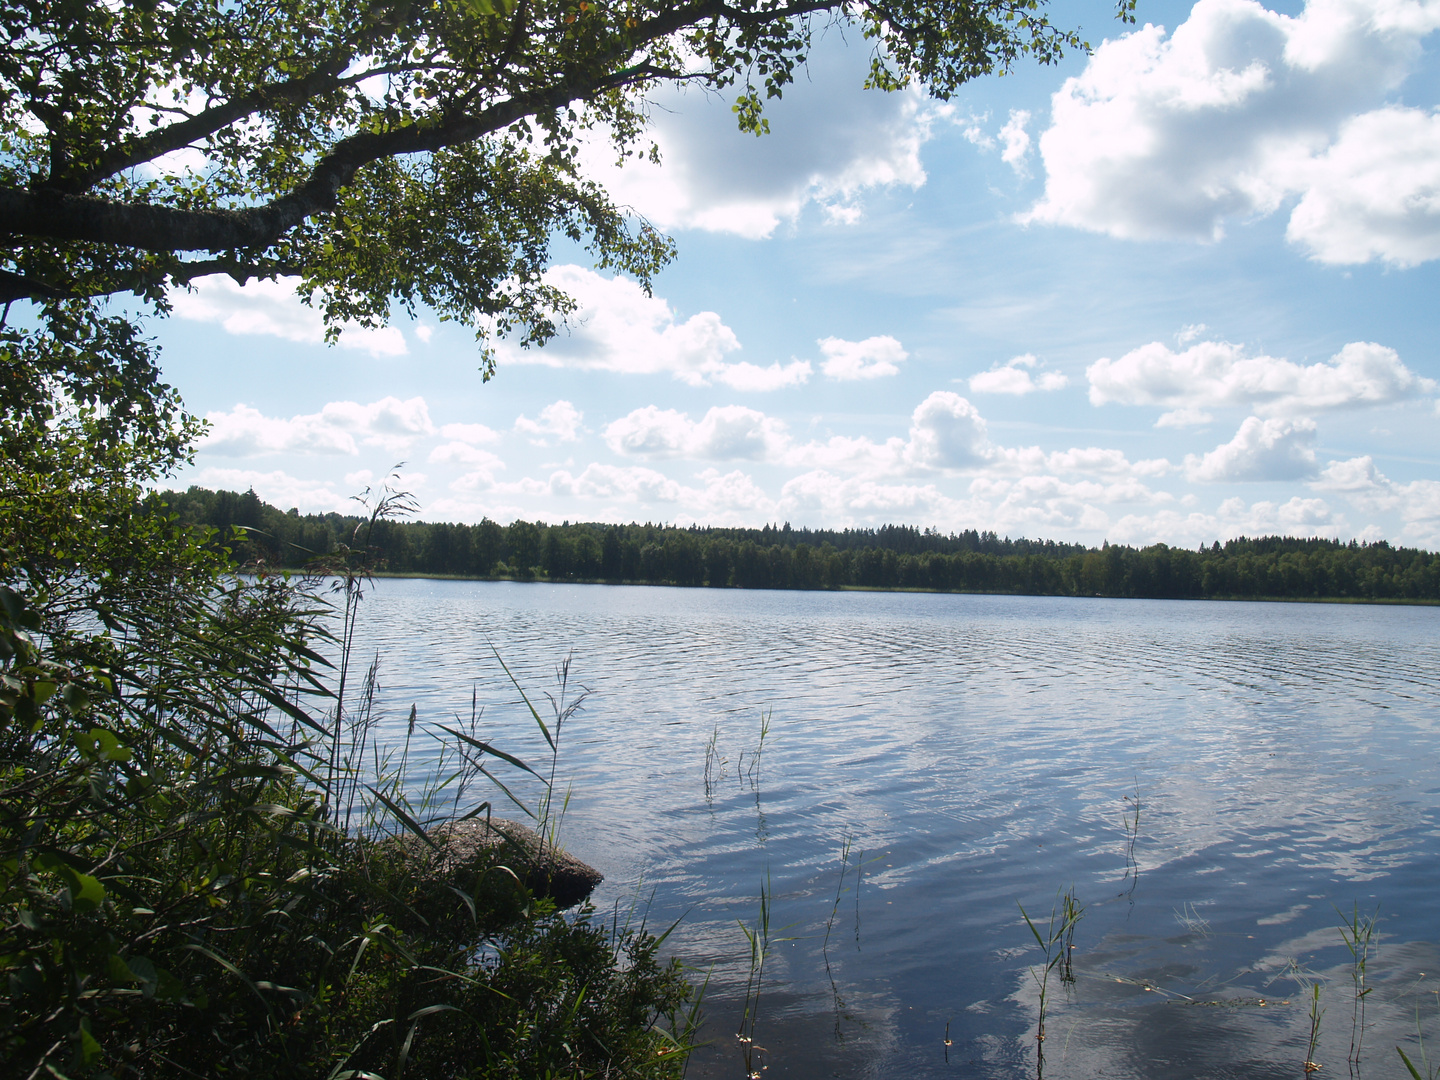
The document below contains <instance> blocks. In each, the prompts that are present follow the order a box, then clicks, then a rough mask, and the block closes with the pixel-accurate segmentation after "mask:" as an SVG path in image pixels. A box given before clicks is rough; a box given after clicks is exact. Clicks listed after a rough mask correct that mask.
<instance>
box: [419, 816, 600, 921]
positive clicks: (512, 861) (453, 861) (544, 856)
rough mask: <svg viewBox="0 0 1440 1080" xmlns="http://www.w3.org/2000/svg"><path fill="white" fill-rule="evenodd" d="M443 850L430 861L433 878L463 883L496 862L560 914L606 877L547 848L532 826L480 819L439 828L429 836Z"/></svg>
mask: <svg viewBox="0 0 1440 1080" xmlns="http://www.w3.org/2000/svg"><path fill="white" fill-rule="evenodd" d="M430 838H431V839H432V840H434V841H435V842H436V844H438V845H439V848H440V850H439V851H437V852H434V853H433V854H432V855H431V863H430V872H431V873H432V874H434V875H435V876H437V877H445V878H458V879H460V880H464V879H466V878H468V877H469V876H470V872H471V871H472V870H473V869H475V868H478V867H479V866H480V865H481V864H484V865H485V866H489V865H492V864H493V863H494V861H496V858H497V856H498V861H499V862H500V863H502V864H503V865H505V866H508V867H509V868H510V869H511V870H513V871H514V872H515V875H516V877H518V878H519V879H520V880H521V881H523V882H524V883H525V886H526V887H527V888H528V889H529V890H530V891H531V892H533V893H534V894H535V895H536V896H548V897H549V898H550V899H551V900H553V901H555V906H556V907H557V908H560V909H562V910H563V909H565V908H569V907H574V906H575V905H576V904H578V903H580V902H581V901H582V900H584V899H585V898H586V897H588V896H589V895H590V894H591V893H592V892H594V891H595V886H596V885H599V884H600V882H601V881H603V880H604V878H605V875H604V874H602V873H600V871H599V870H596V869H595V868H594V867H593V866H590V865H589V864H588V863H583V862H581V861H580V860H579V859H577V858H575V856H573V855H571V854H569V853H568V852H566V851H562V850H558V849H556V848H554V847H552V846H551V845H550V844H548V843H545V842H544V841H543V840H542V839H541V836H540V834H539V833H537V832H536V831H535V830H534V829H532V828H530V826H528V825H522V824H521V823H520V822H518V821H508V820H506V819H504V818H491V819H490V820H489V821H488V822H487V821H485V820H483V819H480V818H471V819H470V820H469V821H460V822H455V823H454V824H451V825H441V826H439V827H437V828H435V829H433V830H431V832H430Z"/></svg>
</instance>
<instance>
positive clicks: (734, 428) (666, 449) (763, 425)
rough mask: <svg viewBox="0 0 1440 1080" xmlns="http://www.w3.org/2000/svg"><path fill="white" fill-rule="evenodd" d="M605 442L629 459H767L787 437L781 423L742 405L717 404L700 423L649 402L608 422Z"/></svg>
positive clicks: (785, 443) (775, 454) (779, 450)
mask: <svg viewBox="0 0 1440 1080" xmlns="http://www.w3.org/2000/svg"><path fill="white" fill-rule="evenodd" d="M605 442H606V444H607V445H608V446H609V447H610V449H611V450H613V451H615V453H617V454H624V455H626V456H631V457H647V458H677V457H686V458H699V459H701V460H722V461H723V460H736V459H740V460H750V461H767V460H776V459H777V458H779V457H780V455H782V454H783V453H784V451H785V449H786V448H787V447H788V445H789V442H790V439H789V436H788V434H787V433H786V430H785V425H784V423H782V422H781V421H779V420H776V419H774V418H773V417H769V416H766V415H765V414H764V413H762V412H758V411H756V410H755V409H749V408H746V407H744V406H742V405H720V406H715V407H713V408H711V409H710V410H709V411H708V412H706V414H705V416H704V417H703V418H702V419H700V420H699V421H692V420H691V419H690V418H689V417H688V416H686V415H685V414H684V413H681V412H677V411H676V410H674V409H659V408H656V407H655V406H654V405H647V406H646V407H644V408H642V409H636V410H634V411H633V412H631V413H630V414H629V415H627V416H623V417H621V418H620V419H619V420H616V421H613V422H612V423H611V424H609V425H608V426H607V427H606V428H605Z"/></svg>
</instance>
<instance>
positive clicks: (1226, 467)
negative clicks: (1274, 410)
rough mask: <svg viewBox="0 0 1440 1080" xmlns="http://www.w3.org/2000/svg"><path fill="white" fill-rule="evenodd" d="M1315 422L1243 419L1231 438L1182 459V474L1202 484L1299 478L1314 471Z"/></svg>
mask: <svg viewBox="0 0 1440 1080" xmlns="http://www.w3.org/2000/svg"><path fill="white" fill-rule="evenodd" d="M1315 468H1316V465H1315V421H1313V420H1308V419H1305V418H1303V417H1302V418H1300V419H1297V420H1287V419H1283V418H1280V417H1272V418H1271V419H1269V420H1261V419H1260V418H1259V417H1258V416H1249V417H1246V418H1245V421H1244V423H1242V424H1241V425H1240V429H1239V430H1238V431H1237V432H1235V437H1234V438H1233V439H1231V440H1230V441H1229V442H1228V443H1222V444H1221V445H1220V446H1217V447H1216V448H1215V449H1214V450H1211V451H1210V452H1209V453H1208V454H1205V455H1203V456H1197V455H1195V454H1190V455H1188V456H1187V457H1186V458H1185V475H1186V476H1187V477H1188V478H1189V479H1191V480H1193V481H1197V482H1199V483H1202V484H1217V483H1222V482H1225V481H1236V480H1300V479H1303V478H1305V477H1307V476H1313V475H1314V474H1315Z"/></svg>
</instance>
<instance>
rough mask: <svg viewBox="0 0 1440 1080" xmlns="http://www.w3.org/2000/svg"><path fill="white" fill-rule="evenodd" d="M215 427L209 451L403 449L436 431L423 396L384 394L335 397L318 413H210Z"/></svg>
mask: <svg viewBox="0 0 1440 1080" xmlns="http://www.w3.org/2000/svg"><path fill="white" fill-rule="evenodd" d="M205 420H206V422H207V423H209V425H210V430H209V431H208V432H207V433H206V435H205V438H204V439H203V440H202V441H201V443H200V449H201V450H202V451H203V452H204V453H206V454H218V455H223V456H226V457H253V456H256V455H259V454H279V453H290V454H357V453H359V452H360V449H359V448H360V444H364V445H367V446H378V447H382V448H384V449H386V450H389V451H392V452H398V451H401V450H404V449H406V448H407V447H409V446H411V445H412V444H413V443H414V442H415V440H417V439H419V438H421V437H423V436H427V435H431V434H433V433H434V431H435V427H434V425H433V424H432V423H431V422H430V411H429V408H428V407H427V406H426V404H425V399H424V398H423V397H413V398H410V399H408V400H406V401H401V400H400V399H399V398H395V397H385V398H381V399H380V400H379V401H372V402H371V403H369V404H368V405H361V404H360V403H359V402H355V401H332V402H330V403H329V404H328V405H326V406H325V407H324V408H322V409H321V410H320V411H319V412H318V413H308V414H304V415H300V416H292V417H290V418H289V419H284V418H280V417H269V416H265V415H263V414H262V413H261V412H259V411H258V410H257V409H253V408H251V407H250V406H248V405H244V404H239V405H236V406H235V407H234V408H233V409H231V410H230V411H229V412H210V413H206V414H205Z"/></svg>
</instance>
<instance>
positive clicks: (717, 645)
mask: <svg viewBox="0 0 1440 1080" xmlns="http://www.w3.org/2000/svg"><path fill="white" fill-rule="evenodd" d="M1437 629H1440V610H1436V609H1433V608H1400V607H1355V606H1322V605H1277V604H1222V603H1179V602H1173V603H1172V602H1157V601H1111V600H1099V599H1058V598H1030V597H984V596H942V595H928V594H920V595H914V594H874V593H863V594H862V593H839V594H837V593H785V592H740V591H718V590H703V589H683V590H682V589H663V588H625V587H599V586H558V585H515V584H497V583H472V582H433V581H399V580H386V581H382V582H379V583H377V584H376V585H375V586H374V587H373V588H372V589H371V591H370V592H369V594H368V595H367V597H366V600H365V603H364V607H363V611H362V617H361V630H360V638H361V644H360V645H359V657H360V659H361V660H368V659H369V657H370V656H371V655H374V654H375V653H378V655H379V656H380V669H379V673H380V682H381V692H380V698H379V701H380V707H381V709H382V712H383V715H384V718H385V722H386V724H387V725H389V726H390V730H391V731H394V732H398V731H399V730H400V729H401V727H402V726H403V725H404V723H405V721H406V719H407V718H408V716H409V713H410V707H411V705H412V704H414V705H415V706H416V710H417V716H418V718H419V720H420V722H421V723H422V724H423V723H432V724H433V723H453V721H454V719H455V718H456V717H461V718H468V717H469V715H470V710H471V700H472V691H474V692H475V693H476V695H477V700H478V701H479V702H480V703H481V704H483V705H484V707H485V711H484V713H483V716H482V718H481V721H480V730H481V731H482V732H483V734H484V737H485V738H487V739H488V740H490V741H493V742H494V743H495V744H496V745H497V746H499V747H501V748H503V749H505V750H508V751H510V752H512V753H516V754H519V755H520V756H522V757H525V758H527V759H531V760H533V759H538V758H541V757H542V756H543V755H542V750H543V743H542V741H541V738H540V735H539V733H538V731H537V729H536V728H535V726H534V724H533V722H532V721H531V720H530V719H529V717H528V714H526V713H525V711H524V710H523V708H522V707H521V706H520V703H519V699H518V697H517V695H516V693H515V691H514V690H513V688H512V687H511V686H510V684H509V682H508V680H507V679H506V677H505V675H504V673H503V671H502V670H501V668H500V665H499V664H498V663H497V661H496V659H495V654H496V653H498V654H499V655H500V656H501V657H503V658H504V659H505V661H506V663H508V664H509V665H510V667H511V669H512V671H514V673H515V675H516V677H517V678H518V680H519V681H520V683H521V684H522V685H523V686H524V687H525V688H526V689H527V691H529V692H530V693H531V694H532V696H533V697H534V699H535V700H536V701H537V702H539V703H542V708H543V695H544V693H545V691H547V690H553V689H554V686H553V679H554V671H555V668H556V665H557V664H558V663H560V662H561V661H562V660H563V659H564V658H565V657H566V656H569V655H572V654H573V657H574V659H573V664H572V675H573V678H574V679H575V680H577V681H578V682H579V683H582V684H583V685H584V686H585V687H586V688H588V689H589V690H590V691H591V696H590V697H589V698H588V700H587V701H586V703H585V708H584V709H583V711H582V712H580V713H579V714H577V715H576V716H575V717H574V718H573V719H572V720H571V721H570V722H569V723H568V725H567V726H566V727H565V729H564V730H563V731H562V733H561V756H560V769H559V773H560V776H561V778H562V781H563V782H564V783H565V784H570V785H573V787H572V792H573V793H572V797H571V800H570V804H569V811H568V814H567V817H566V819H565V821H564V828H563V840H564V842H565V843H566V845H567V846H568V847H569V848H570V849H571V850H572V851H574V852H575V853H576V854H577V855H579V856H580V857H581V858H583V859H585V860H586V861H588V862H590V863H592V864H593V865H595V866H596V867H598V868H599V869H601V870H602V871H604V873H605V875H606V880H605V883H604V885H603V886H602V887H601V889H600V891H599V892H598V893H597V894H596V896H595V902H596V903H597V905H598V906H599V907H600V908H602V909H604V910H606V911H610V910H613V909H615V908H617V907H618V908H619V909H620V910H621V911H622V912H623V911H625V910H628V909H629V908H630V907H631V905H632V904H636V903H638V904H639V906H640V908H641V909H643V910H645V911H646V912H647V917H648V919H649V921H650V925H652V926H665V925H669V923H671V922H672V921H674V920H675V919H677V918H679V919H680V920H681V921H680V924H679V927H678V928H677V929H676V931H675V933H674V934H673V935H672V937H671V938H670V944H671V945H673V948H674V950H675V951H676V953H677V954H678V955H679V956H680V957H681V958H682V959H683V960H684V961H685V962H686V963H687V964H688V965H690V966H691V967H692V968H693V969H694V970H695V971H696V972H697V973H699V977H700V978H702V979H703V978H704V974H705V973H706V972H709V973H710V982H709V991H708V993H707V996H706V1003H705V1006H706V1014H707V1016H708V1018H709V1022H708V1025H707V1028H706V1031H705V1035H706V1037H707V1038H709V1039H710V1040H711V1044H710V1045H708V1046H706V1047H704V1048H702V1049H701V1050H700V1051H699V1052H698V1053H697V1054H696V1056H695V1058H694V1060H693V1062H692V1066H691V1069H690V1073H689V1075H690V1076H696V1077H709V1076H716V1077H738V1076H740V1075H741V1074H742V1064H741V1055H740V1052H739V1046H738V1044H737V1042H736V1039H735V1034H734V1033H735V1030H736V1027H737V1025H738V1023H739V1020H740V1016H741V1014H742V1011H743V1001H742V999H743V997H744V987H745V984H746V980H747V976H748V975H749V963H748V958H749V947H748V945H747V943H746V939H745V936H744V934H743V933H742V931H741V928H740V924H742V923H743V924H745V925H747V926H751V927H753V926H754V924H755V923H756V921H757V919H758V916H759V908H760V895H761V890H762V888H763V889H764V890H765V891H766V892H767V894H768V895H769V897H770V907H771V918H770V923H771V934H772V937H773V939H774V941H773V944H772V948H771V952H770V954H769V958H768V960H767V964H766V968H765V973H764V974H765V978H764V982H763V985H762V988H761V997H760V1001H759V1004H758V1011H757V1013H756V1016H757V1023H756V1027H755V1040H756V1043H757V1044H758V1045H760V1046H763V1047H764V1048H765V1053H764V1054H763V1061H764V1064H765V1065H766V1066H767V1067H768V1068H767V1070H766V1073H765V1075H767V1076H780V1075H783V1076H793V1077H830V1076H842V1077H868V1076H877V1077H878V1076H887V1077H893V1076H917V1077H924V1076H952V1075H953V1076H983V1077H1020V1076H1031V1075H1034V1074H1035V1073H1036V1071H1037V1061H1036V1051H1037V1042H1036V1040H1035V1038H1034V1035H1035V1032H1036V1029H1037V1024H1038V1021H1039V1008H1040V1007H1039V996H1040V995H1039V986H1040V980H1039V979H1038V978H1037V976H1038V975H1041V974H1043V972H1042V970H1041V968H1042V966H1043V959H1042V956H1041V952H1040V950H1039V948H1038V947H1037V944H1036V941H1035V938H1034V937H1033V936H1032V934H1031V932H1030V930H1029V928H1028V927H1027V926H1026V924H1025V922H1024V920H1023V919H1022V917H1021V913H1020V909H1019V906H1018V905H1020V904H1023V905H1024V907H1025V910H1026V911H1027V912H1028V913H1029V914H1030V916H1031V917H1032V919H1035V920H1036V921H1037V922H1040V923H1042V924H1043V923H1044V921H1045V920H1046V919H1048V917H1049V914H1050V911H1051V907H1052V905H1053V904H1054V903H1055V901H1056V899H1057V896H1058V894H1059V893H1060V892H1061V891H1063V890H1067V889H1070V888H1072V887H1073V888H1074V891H1075V895H1076V897H1077V898H1078V900H1079V901H1080V902H1081V903H1082V904H1084V905H1085V914H1084V916H1083V918H1082V919H1081V921H1080V922H1079V924H1078V926H1077V927H1076V931H1075V935H1074V939H1073V940H1074V944H1075V949H1074V951H1073V954H1072V956H1073V967H1072V969H1071V974H1072V975H1073V981H1064V982H1061V981H1060V980H1059V977H1058V974H1054V973H1052V976H1051V979H1050V982H1049V983H1048V984H1047V997H1046V1012H1047V1017H1046V1030H1047V1038H1046V1040H1045V1042H1044V1044H1043V1046H1041V1047H1039V1048H1040V1049H1043V1050H1044V1054H1045V1057H1044V1073H1045V1075H1048V1076H1051V1077H1057V1078H1058V1077H1095V1076H1106V1077H1116V1078H1124V1077H1166V1078H1175V1077H1186V1076H1195V1077H1270V1076H1276V1077H1280V1076H1285V1077H1296V1076H1302V1075H1303V1072H1302V1068H1303V1064H1304V1061H1305V1060H1306V1057H1307V1055H1309V1054H1310V1053H1311V1052H1312V1051H1311V1047H1310V1036H1311V1030H1312V1025H1311V1021H1310V1017H1309V1012H1308V1009H1309V1004H1310V999H1309V998H1308V997H1306V993H1307V991H1306V986H1307V985H1308V984H1309V983H1310V982H1315V981H1318V982H1320V984H1321V987H1322V994H1321V1002H1322V1005H1323V1007H1324V1009H1325V1012H1324V1015H1323V1018H1322V1022H1321V1024H1320V1025H1319V1028H1318V1032H1317V1038H1318V1041H1317V1043H1316V1046H1315V1048H1314V1050H1313V1055H1314V1059H1315V1060H1316V1061H1317V1062H1318V1063H1320V1064H1322V1065H1323V1066H1324V1068H1325V1072H1324V1073H1323V1074H1322V1075H1333V1074H1335V1073H1340V1072H1345V1071H1346V1069H1347V1058H1348V1057H1350V1056H1351V1055H1352V1051H1351V1044H1352V1039H1353V1038H1354V1037H1355V1035H1356V1034H1357V1033H1358V1034H1363V1039H1364V1044H1363V1045H1364V1056H1363V1058H1362V1064H1361V1070H1360V1071H1361V1074H1362V1075H1363V1074H1364V1073H1365V1072H1367V1071H1368V1072H1369V1073H1370V1075H1372V1076H1376V1077H1388V1076H1395V1075H1403V1073H1402V1072H1401V1069H1402V1068H1403V1066H1401V1065H1400V1062H1399V1059H1398V1056H1397V1055H1396V1054H1395V1051H1394V1049H1393V1048H1394V1046H1395V1044H1396V1043H1400V1044H1401V1045H1404V1046H1407V1047H1410V1048H1411V1049H1412V1050H1416V1049H1418V1041H1417V1015H1418V1017H1419V1024H1420V1026H1421V1027H1423V1029H1424V1031H1425V1032H1426V1033H1427V1034H1429V1035H1431V1036H1432V1037H1434V1045H1435V1046H1437V1047H1440V1034H1437V1030H1436V1029H1437V1026H1440V1024H1437V1021H1440V1004H1437V997H1436V993H1435V991H1437V990H1440V978H1437V975H1440V958H1437V957H1436V954H1435V950H1434V947H1433V946H1432V945H1431V944H1429V943H1430V942H1431V941H1433V940H1434V939H1435V937H1436V933H1435V918H1434V916H1435V907H1436V905H1435V894H1436V887H1437V883H1440V874H1437V866H1440V861H1437V855H1440V833H1437V806H1440V734H1437V723H1436V721H1437V718H1440V699H1437V689H1440V685H1437V683H1440V668H1437V663H1436V662H1437V659H1440V643H1437V634H1436V631H1437ZM492 650H493V651H492ZM766 716H768V717H769V729H768V733H767V735H766V737H765V739H764V745H763V752H762V753H760V755H759V759H758V761H757V759H756V752H757V750H759V749H760V732H761V724H762V718H763V717H766ZM707 760H708V766H709V768H708V781H709V782H708V783H707ZM847 848H848V850H847ZM842 853H843V854H844V858H843V860H842ZM1356 904H1358V905H1359V907H1360V909H1361V911H1362V912H1369V911H1373V910H1374V908H1375V906H1376V905H1377V904H1378V905H1379V907H1380V919H1379V922H1378V931H1377V936H1376V939H1375V940H1376V941H1377V942H1378V952H1377V953H1376V954H1375V955H1374V957H1373V958H1372V959H1371V960H1370V962H1369V967H1368V970H1367V985H1369V986H1371V987H1373V989H1372V990H1371V992H1370V994H1369V995H1367V997H1366V998H1365V1001H1364V1004H1365V1006H1366V1014H1365V1019H1366V1024H1367V1025H1368V1026H1367V1027H1365V1028H1364V1029H1363V1031H1362V1030H1357V1029H1356V1025H1355V1024H1354V1023H1353V1022H1352V1011H1353V1010H1352V1006H1353V1003H1354V995H1353V989H1352V979H1351V974H1352V965H1351V964H1350V954H1349V952H1348V951H1347V950H1346V948H1345V946H1344V942H1343V940H1342V938H1341V936H1340V933H1339V931H1338V930H1337V926H1338V925H1339V923H1340V917H1339V915H1338V914H1337V911H1336V908H1340V909H1342V910H1343V911H1344V912H1345V913H1346V914H1347V915H1349V914H1351V913H1352V912H1353V910H1354V905H1356ZM1041 928H1042V929H1043V925H1042V927H1041ZM827 934H828V937H827ZM1417 1010H1418V1012H1417ZM947 1026H948V1036H949V1045H948V1046H947V1045H946V1041H945V1040H946V1032H947Z"/></svg>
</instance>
